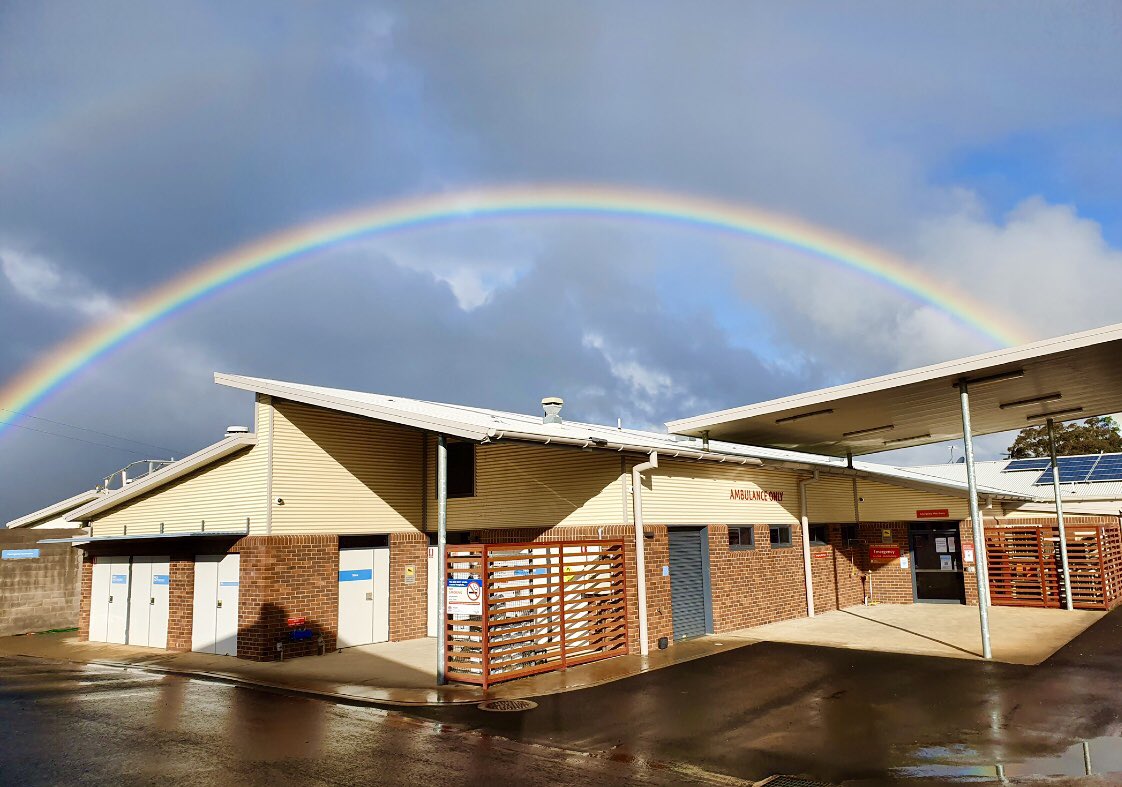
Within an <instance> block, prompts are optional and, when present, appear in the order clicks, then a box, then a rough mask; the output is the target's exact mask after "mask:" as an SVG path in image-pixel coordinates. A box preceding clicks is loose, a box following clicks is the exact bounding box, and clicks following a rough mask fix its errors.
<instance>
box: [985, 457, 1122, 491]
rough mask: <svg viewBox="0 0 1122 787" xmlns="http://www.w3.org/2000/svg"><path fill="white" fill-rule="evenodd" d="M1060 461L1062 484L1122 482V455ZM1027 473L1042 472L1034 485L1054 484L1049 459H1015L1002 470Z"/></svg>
mask: <svg viewBox="0 0 1122 787" xmlns="http://www.w3.org/2000/svg"><path fill="white" fill-rule="evenodd" d="M1059 460H1060V483H1061V484H1077V483H1083V482H1090V483H1095V482H1101V481H1122V454H1092V455H1090V456H1061V457H1059ZM1026 471H1038V472H1040V477H1039V478H1037V479H1036V481H1034V482H1033V483H1034V484H1050V483H1052V460H1051V459H1048V458H1047V457H1037V458H1033V459H1014V460H1012V461H1011V462H1009V464H1007V465H1005V467H1004V468H1003V469H1002V472H1003V473H1017V472H1026Z"/></svg>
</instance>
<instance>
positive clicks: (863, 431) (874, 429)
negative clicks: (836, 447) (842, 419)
mask: <svg viewBox="0 0 1122 787" xmlns="http://www.w3.org/2000/svg"><path fill="white" fill-rule="evenodd" d="M895 428H896V425H895V424H885V425H884V426H872V427H869V428H868V429H854V430H853V431H852V432H842V437H857V436H858V435H863V434H874V433H876V432H890V431H892V430H893V429H895Z"/></svg>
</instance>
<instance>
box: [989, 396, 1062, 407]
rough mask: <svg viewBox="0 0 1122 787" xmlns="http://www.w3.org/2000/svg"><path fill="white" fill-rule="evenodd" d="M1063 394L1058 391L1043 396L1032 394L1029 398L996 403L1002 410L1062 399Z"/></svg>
mask: <svg viewBox="0 0 1122 787" xmlns="http://www.w3.org/2000/svg"><path fill="white" fill-rule="evenodd" d="M1063 398H1064V397H1063V394H1061V393H1060V392H1059V391H1056V392H1055V393H1050V394H1044V395H1043V396H1034V397H1032V398H1031V399H1018V400H1017V401H1015V402H1002V403H1001V404H999V405H998V407H1000V408H1001V409H1002V410H1008V409H1009V408H1011V407H1028V406H1029V405H1033V404H1047V403H1048V402H1058V401H1060V400H1061V399H1063Z"/></svg>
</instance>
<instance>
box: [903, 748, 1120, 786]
mask: <svg viewBox="0 0 1122 787" xmlns="http://www.w3.org/2000/svg"><path fill="white" fill-rule="evenodd" d="M916 755H917V756H918V757H919V758H920V759H923V760H926V761H927V762H925V763H924V764H923V765H909V766H905V767H901V768H894V769H893V774H894V775H896V776H901V777H916V778H922V777H939V778H944V779H960V780H962V781H973V780H975V779H993V778H995V777H996V778H999V779H1000V778H1005V777H1020V776H1089V775H1098V776H1104V775H1112V774H1122V738H1114V737H1102V738H1092V739H1091V740H1088V741H1083V742H1081V743H1076V744H1073V745H1071V746H1069V747H1068V748H1067V749H1065V750H1064V752H1063V753H1062V754H1059V755H1057V756H1054V757H1032V758H1030V759H1027V760H1022V761H1020V762H1007V763H995V764H992V765H973V764H969V761H970V760H976V759H977V758H978V753H977V752H976V751H974V750H973V749H970V748H968V747H966V746H929V747H926V748H923V749H919V750H917V751H916ZM932 760H934V761H935V762H932ZM938 760H943V762H938ZM946 760H950V761H951V762H946ZM955 761H957V762H955ZM964 761H965V762H964Z"/></svg>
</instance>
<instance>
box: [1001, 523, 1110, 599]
mask: <svg viewBox="0 0 1122 787" xmlns="http://www.w3.org/2000/svg"><path fill="white" fill-rule="evenodd" d="M1065 530H1066V531H1067V551H1068V566H1069V567H1070V569H1071V596H1072V601H1073V602H1074V603H1073V606H1075V607H1076V608H1077V609H1111V608H1112V607H1114V606H1115V605H1116V604H1117V603H1118V602H1119V601H1120V600H1122V531H1120V530H1119V526H1118V525H1116V524H1115V525H1068V526H1067V527H1066V528H1065ZM986 559H987V561H988V565H989V574H990V579H989V585H990V598H991V601H992V602H993V603H994V604H995V605H999V606H1010V607H1063V606H1065V599H1064V585H1063V577H1062V574H1061V560H1060V538H1059V529H1058V528H1057V527H1055V526H1052V525H1024V526H1009V527H987V528H986Z"/></svg>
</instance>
